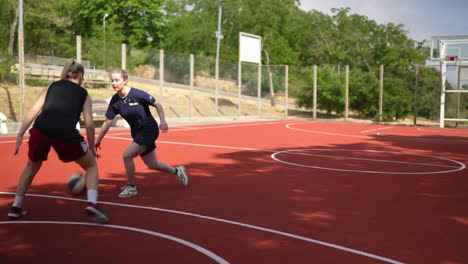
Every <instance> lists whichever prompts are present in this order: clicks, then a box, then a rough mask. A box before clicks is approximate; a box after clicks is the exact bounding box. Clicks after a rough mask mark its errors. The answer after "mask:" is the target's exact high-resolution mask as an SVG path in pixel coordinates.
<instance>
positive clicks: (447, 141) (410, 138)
mask: <svg viewBox="0 0 468 264" xmlns="http://www.w3.org/2000/svg"><path fill="white" fill-rule="evenodd" d="M305 123H314V122H302V123H290V124H286V128H288V129H291V130H296V131H302V132H307V133H315V134H322V135H331V136H343V137H350V138H363V139H370V140H375V138H374V137H373V135H366V136H357V135H349V134H341V133H332V132H320V131H314V130H308V129H300V128H295V127H292V125H295V124H305ZM403 137H406V138H403ZM377 138H378V139H380V140H390V139H393V140H395V139H396V140H399V141H429V142H442V143H454V144H460V143H462V144H468V140H442V139H430V138H418V137H415V136H407V135H401V136H396V135H395V136H392V135H379V136H377Z"/></svg>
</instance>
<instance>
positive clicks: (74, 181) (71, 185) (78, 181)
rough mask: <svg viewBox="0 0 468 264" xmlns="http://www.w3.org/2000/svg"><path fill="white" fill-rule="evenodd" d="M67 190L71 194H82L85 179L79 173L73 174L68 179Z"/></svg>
mask: <svg viewBox="0 0 468 264" xmlns="http://www.w3.org/2000/svg"><path fill="white" fill-rule="evenodd" d="M68 189H69V190H70V191H71V192H72V193H73V194H81V193H83V190H84V189H85V177H84V176H83V175H82V174H81V173H79V172H75V173H73V174H72V175H71V176H70V178H69V179H68Z"/></svg>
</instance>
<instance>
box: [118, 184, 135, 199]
mask: <svg viewBox="0 0 468 264" xmlns="http://www.w3.org/2000/svg"><path fill="white" fill-rule="evenodd" d="M137 194H138V191H137V188H136V186H135V187H132V186H129V185H127V186H125V187H123V191H122V192H121V193H120V194H119V198H130V197H133V196H136V195H137Z"/></svg>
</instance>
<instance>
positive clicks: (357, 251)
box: [0, 192, 403, 264]
mask: <svg viewBox="0 0 468 264" xmlns="http://www.w3.org/2000/svg"><path fill="white" fill-rule="evenodd" d="M0 194H6V195H15V193H11V192H0ZM26 195H27V196H32V197H41V198H51V199H59V200H70V201H80V202H86V200H84V199H77V198H70V197H63V196H56V195H42V194H26ZM99 203H100V204H107V205H114V206H120V207H127V208H136V209H145V210H152V211H159V212H165V213H171V214H178V215H184V216H191V217H195V218H201V219H206V220H211V221H216V222H221V223H226V224H230V225H236V226H242V227H246V228H250V229H254V230H260V231H264V232H268V233H272V234H276V235H280V236H285V237H289V238H293V239H297V240H301V241H305V242H309V243H312V244H318V245H322V246H325V247H330V248H334V249H337V250H341V251H345V252H349V253H353V254H356V255H361V256H365V257H368V258H372V259H377V260H381V261H383V262H387V263H393V264H402V263H403V262H399V261H396V260H393V259H389V258H386V257H382V256H378V255H375V254H372V253H368V252H364V251H361V250H356V249H352V248H348V247H344V246H340V245H337V244H332V243H328V242H324V241H321V240H317V239H312V238H308V237H304V236H299V235H295V234H291V233H287V232H282V231H278V230H274V229H270V228H266V227H261V226H255V225H250V224H245V223H241V222H236V221H231V220H226V219H222V218H216V217H211V216H206V215H201V214H193V213H188V212H182V211H176V210H170V209H163V208H157V207H149V206H140V205H130V204H122V203H113V202H103V201H99Z"/></svg>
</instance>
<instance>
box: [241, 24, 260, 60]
mask: <svg viewBox="0 0 468 264" xmlns="http://www.w3.org/2000/svg"><path fill="white" fill-rule="evenodd" d="M261 49H262V38H261V37H260V36H256V35H252V34H247V33H244V32H240V33H239V61H245V62H252V63H258V64H261V63H262V51H261Z"/></svg>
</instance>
